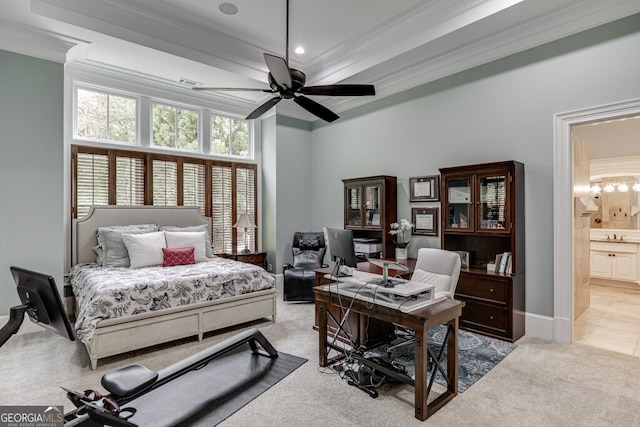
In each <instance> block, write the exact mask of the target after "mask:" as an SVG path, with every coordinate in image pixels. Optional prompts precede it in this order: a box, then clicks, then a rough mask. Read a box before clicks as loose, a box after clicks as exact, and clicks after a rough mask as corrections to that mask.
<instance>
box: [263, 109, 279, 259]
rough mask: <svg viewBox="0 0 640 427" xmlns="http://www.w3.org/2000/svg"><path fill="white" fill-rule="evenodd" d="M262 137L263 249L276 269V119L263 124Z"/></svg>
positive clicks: (266, 120) (271, 117) (269, 118)
mask: <svg viewBox="0 0 640 427" xmlns="http://www.w3.org/2000/svg"><path fill="white" fill-rule="evenodd" d="M261 135H262V147H261V153H262V223H261V224H260V227H261V229H260V231H261V232H262V248H259V249H262V250H264V251H267V259H268V261H267V262H268V263H269V264H271V265H272V267H273V268H274V269H275V267H276V265H277V264H276V258H277V256H276V247H277V245H278V239H277V237H276V231H277V223H276V195H277V191H276V190H277V181H276V179H277V178H278V176H277V173H276V159H277V156H276V118H275V116H270V117H268V118H266V119H264V120H262V122H261Z"/></svg>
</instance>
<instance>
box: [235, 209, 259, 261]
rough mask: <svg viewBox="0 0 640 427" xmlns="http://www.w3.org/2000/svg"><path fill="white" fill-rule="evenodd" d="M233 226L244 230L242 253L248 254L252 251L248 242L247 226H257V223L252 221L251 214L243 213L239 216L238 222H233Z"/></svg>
mask: <svg viewBox="0 0 640 427" xmlns="http://www.w3.org/2000/svg"><path fill="white" fill-rule="evenodd" d="M232 227H235V228H242V229H243V230H244V249H243V250H242V252H241V253H243V254H248V253H250V252H251V251H250V250H249V245H248V243H247V228H256V225H255V224H254V223H253V221H251V217H250V216H249V214H246V213H243V214H240V216H239V217H238V222H236V223H235V224H233V226H232Z"/></svg>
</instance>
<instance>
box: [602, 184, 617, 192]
mask: <svg viewBox="0 0 640 427" xmlns="http://www.w3.org/2000/svg"><path fill="white" fill-rule="evenodd" d="M603 190H604V192H605V193H613V192H614V191H615V190H616V188H615V187H614V186H613V185H611V184H607V185H605V186H604V189H603Z"/></svg>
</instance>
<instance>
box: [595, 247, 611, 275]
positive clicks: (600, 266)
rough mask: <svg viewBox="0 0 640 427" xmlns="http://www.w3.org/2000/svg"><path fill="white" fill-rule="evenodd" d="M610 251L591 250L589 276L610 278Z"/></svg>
mask: <svg viewBox="0 0 640 427" xmlns="http://www.w3.org/2000/svg"><path fill="white" fill-rule="evenodd" d="M611 258H613V257H612V256H611V254H610V252H600V251H591V277H604V278H606V279H609V278H611Z"/></svg>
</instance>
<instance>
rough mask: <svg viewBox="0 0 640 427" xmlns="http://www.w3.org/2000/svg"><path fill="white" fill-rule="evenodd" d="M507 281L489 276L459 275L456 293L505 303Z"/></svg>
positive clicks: (506, 301) (506, 299) (506, 300)
mask: <svg viewBox="0 0 640 427" xmlns="http://www.w3.org/2000/svg"><path fill="white" fill-rule="evenodd" d="M508 286H509V283H508V282H507V281H502V280H495V279H492V278H491V277H487V278H484V277H474V276H463V275H460V279H459V280H458V287H457V288H456V295H460V296H461V297H462V296H469V297H473V298H481V299H485V300H488V301H491V302H495V303H499V304H502V305H507V304H508V301H509V298H508V295H509V293H508Z"/></svg>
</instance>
